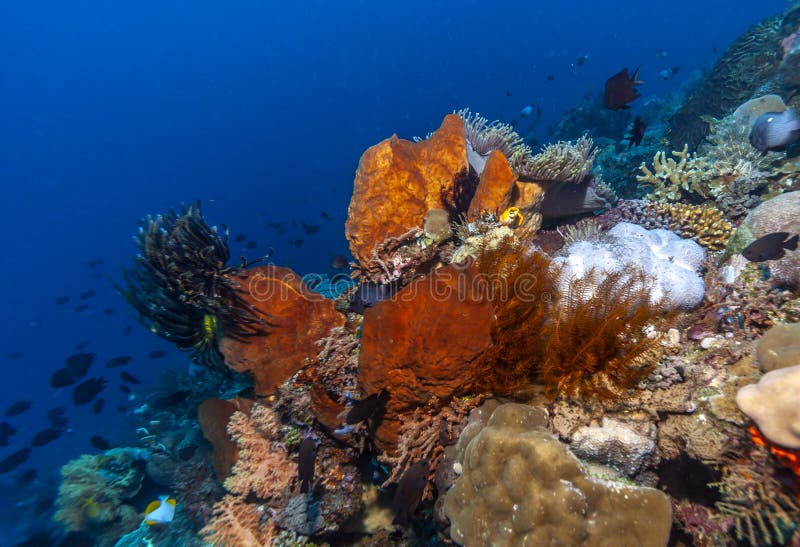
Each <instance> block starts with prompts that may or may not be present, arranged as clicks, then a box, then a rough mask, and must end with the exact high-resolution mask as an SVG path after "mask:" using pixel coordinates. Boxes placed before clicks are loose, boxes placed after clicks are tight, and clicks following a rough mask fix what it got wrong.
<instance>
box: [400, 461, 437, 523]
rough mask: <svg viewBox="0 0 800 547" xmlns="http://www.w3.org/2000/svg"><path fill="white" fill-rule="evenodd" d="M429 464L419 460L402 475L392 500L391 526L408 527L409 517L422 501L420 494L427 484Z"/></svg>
mask: <svg viewBox="0 0 800 547" xmlns="http://www.w3.org/2000/svg"><path fill="white" fill-rule="evenodd" d="M429 467H430V465H429V463H428V460H427V459H424V460H420V461H418V462H417V463H415V464H414V465H412V466H411V467H409V468H408V470H406V472H405V473H403V477H402V478H401V479H400V482H399V483H398V484H397V490H396V491H395V493H394V499H393V500H392V510H393V511H394V520H392V524H395V525H397V526H403V527H405V526H408V524H409V522H410V521H411V517H412V516H413V515H414V512H415V511H416V510H417V507H419V502H420V501H422V492H423V490H425V485H426V484H428V475H429V473H430V471H429Z"/></svg>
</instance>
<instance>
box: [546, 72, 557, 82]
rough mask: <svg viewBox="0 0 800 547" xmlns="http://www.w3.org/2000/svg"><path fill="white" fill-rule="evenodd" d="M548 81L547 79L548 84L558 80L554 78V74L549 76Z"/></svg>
mask: <svg viewBox="0 0 800 547" xmlns="http://www.w3.org/2000/svg"><path fill="white" fill-rule="evenodd" d="M546 79H547V81H548V82H552V81H553V80H555V79H556V77H555V76H553V75H552V74H548V75H547V78H546Z"/></svg>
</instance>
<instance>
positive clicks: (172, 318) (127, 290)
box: [117, 202, 270, 366]
mask: <svg viewBox="0 0 800 547" xmlns="http://www.w3.org/2000/svg"><path fill="white" fill-rule="evenodd" d="M136 242H137V244H138V246H139V249H140V253H139V255H137V257H136V262H135V264H134V265H133V267H132V268H130V269H127V270H123V279H124V284H125V287H120V286H117V290H118V291H119V292H120V294H121V295H122V296H123V298H125V300H126V301H127V302H128V303H129V304H130V305H131V306H132V307H133V308H134V309H135V310H136V311H137V312H139V315H140V320H141V321H142V322H143V323H144V324H145V325H146V326H147V327H148V328H149V329H150V330H151V331H152V332H154V333H156V334H157V335H159V336H161V337H162V338H164V339H166V340H168V341H170V342H173V343H174V344H175V345H177V346H178V348H180V349H182V350H185V351H191V352H192V353H193V355H192V358H193V359H195V360H196V361H197V362H199V363H201V364H204V365H207V366H221V365H222V363H223V358H222V355H221V354H220V352H219V349H218V347H217V341H218V339H219V338H220V336H221V335H222V334H224V335H225V336H228V337H231V338H235V339H237V340H243V339H245V338H247V337H249V336H253V335H255V334H259V333H262V332H264V331H265V330H266V329H267V328H268V327H269V325H270V323H269V318H267V317H265V316H264V315H263V314H262V313H260V312H258V311H257V310H256V309H255V308H253V306H251V305H250V304H248V303H247V302H246V301H245V300H244V299H243V298H242V296H241V294H240V293H239V291H240V284H239V282H238V281H237V277H238V275H239V274H240V272H241V270H242V269H243V267H244V266H245V265H246V263H244V262H243V263H242V265H239V266H226V263H227V262H228V259H229V258H230V251H229V248H228V233H227V230H226V231H225V232H224V234H220V233H218V232H217V229H216V227H210V226H208V224H206V222H205V219H204V218H203V215H202V213H201V211H200V204H199V202H196V203H193V204H191V205H189V207H188V208H184V209H183V210H182V211H181V214H180V215H178V214H176V213H175V212H174V211H172V210H170V212H169V213H166V214H163V215H158V216H156V217H151V216H148V217H146V218H145V219H144V221H143V223H142V226H141V227H140V228H139V234H138V236H137V237H136Z"/></svg>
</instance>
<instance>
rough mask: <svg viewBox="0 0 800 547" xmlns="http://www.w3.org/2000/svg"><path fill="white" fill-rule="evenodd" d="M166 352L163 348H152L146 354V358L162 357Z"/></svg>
mask: <svg viewBox="0 0 800 547" xmlns="http://www.w3.org/2000/svg"><path fill="white" fill-rule="evenodd" d="M166 355H167V352H166V350H163V349H154V350H153V351H151V352H150V353H148V354H147V358H148V359H161V358H162V357H164V356H166Z"/></svg>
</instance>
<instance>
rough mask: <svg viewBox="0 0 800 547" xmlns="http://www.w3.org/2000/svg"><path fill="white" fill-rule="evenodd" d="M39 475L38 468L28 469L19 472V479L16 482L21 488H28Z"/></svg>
mask: <svg viewBox="0 0 800 547" xmlns="http://www.w3.org/2000/svg"><path fill="white" fill-rule="evenodd" d="M37 475H38V473H37V471H36V469H28V470H26V471H23V472H22V473H20V474H19V476H18V477H17V480H16V481H14V484H15V485H17V486H18V487H20V488H27V487H28V486H30V485H31V484H33V481H35V480H36V476H37Z"/></svg>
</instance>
